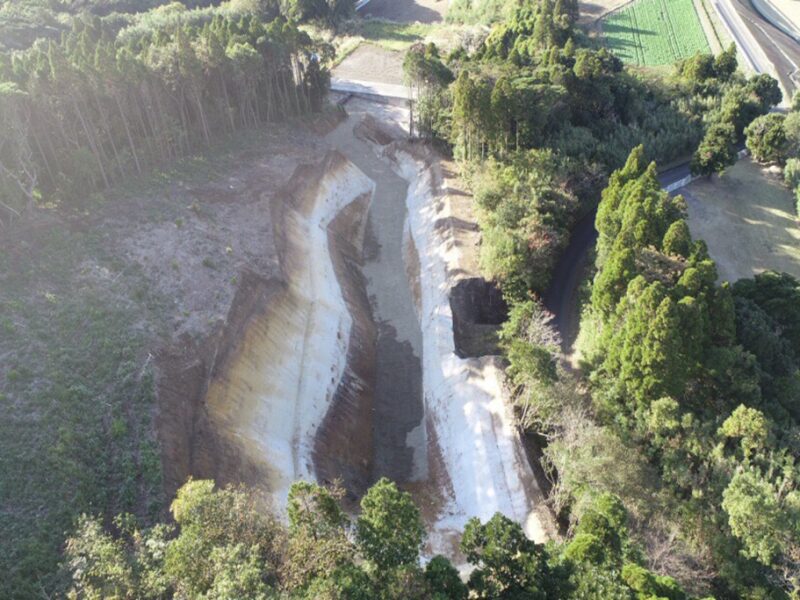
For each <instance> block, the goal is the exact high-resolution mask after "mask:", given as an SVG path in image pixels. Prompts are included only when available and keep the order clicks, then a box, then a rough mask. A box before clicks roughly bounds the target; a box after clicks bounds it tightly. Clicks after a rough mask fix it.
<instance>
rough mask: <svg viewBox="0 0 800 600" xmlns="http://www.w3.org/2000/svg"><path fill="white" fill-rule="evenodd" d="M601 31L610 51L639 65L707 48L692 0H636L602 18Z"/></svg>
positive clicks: (663, 62) (664, 61) (665, 61)
mask: <svg viewBox="0 0 800 600" xmlns="http://www.w3.org/2000/svg"><path fill="white" fill-rule="evenodd" d="M603 35H604V36H605V40H606V44H607V45H608V47H609V48H610V49H611V50H612V51H613V52H614V54H616V55H617V56H619V57H620V58H621V59H622V60H624V61H625V62H626V63H630V64H636V65H640V66H658V65H667V64H671V63H674V62H675V61H677V60H680V59H682V58H688V57H690V56H693V55H694V54H696V53H697V52H710V48H709V45H708V40H707V39H706V36H705V33H704V32H703V26H702V25H701V23H700V19H699V17H698V15H697V11H696V10H695V7H694V3H693V2H692V0H637V1H636V2H634V3H633V4H631V5H630V6H628V7H627V8H624V9H622V10H620V11H618V12H615V13H613V14H611V15H609V16H608V17H607V18H605V19H604V20H603Z"/></svg>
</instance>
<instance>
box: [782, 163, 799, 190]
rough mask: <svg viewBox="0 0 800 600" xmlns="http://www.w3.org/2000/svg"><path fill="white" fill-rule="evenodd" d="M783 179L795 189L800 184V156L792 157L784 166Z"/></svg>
mask: <svg viewBox="0 0 800 600" xmlns="http://www.w3.org/2000/svg"><path fill="white" fill-rule="evenodd" d="M783 180H784V181H785V182H786V185H788V186H789V188H790V189H792V190H794V189H796V188H797V186H798V185H800V158H790V159H789V160H787V161H786V166H784V167H783Z"/></svg>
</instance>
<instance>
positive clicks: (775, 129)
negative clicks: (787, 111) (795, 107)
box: [744, 113, 787, 163]
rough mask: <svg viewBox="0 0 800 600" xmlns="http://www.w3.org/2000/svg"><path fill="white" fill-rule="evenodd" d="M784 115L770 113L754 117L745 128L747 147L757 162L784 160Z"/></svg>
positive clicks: (785, 146)
mask: <svg viewBox="0 0 800 600" xmlns="http://www.w3.org/2000/svg"><path fill="white" fill-rule="evenodd" d="M785 120H786V117H785V116H784V115H781V114H777V113H770V114H768V115H764V116H761V117H758V118H757V119H755V120H754V121H753V122H752V123H750V125H748V126H747V127H746V128H745V130H744V133H745V136H746V137H747V142H746V143H747V149H748V150H750V153H751V154H752V155H753V158H755V159H756V160H757V161H758V162H762V163H777V162H783V161H784V160H786V151H787V143H786V132H785V130H784V128H783V125H784V121H785Z"/></svg>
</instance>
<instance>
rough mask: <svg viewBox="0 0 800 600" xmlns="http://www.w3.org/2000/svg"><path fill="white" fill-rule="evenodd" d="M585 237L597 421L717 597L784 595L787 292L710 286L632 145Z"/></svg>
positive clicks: (708, 263)
mask: <svg viewBox="0 0 800 600" xmlns="http://www.w3.org/2000/svg"><path fill="white" fill-rule="evenodd" d="M597 229H598V231H599V233H600V237H599V240H598V245H597V263H596V266H597V275H596V276H595V278H594V281H593V283H592V295H591V302H590V305H589V309H588V313H587V317H586V319H587V321H588V322H589V323H588V324H587V326H588V327H590V329H591V330H592V331H594V332H596V337H594V339H593V340H592V343H589V344H586V345H584V348H583V350H584V357H585V360H586V364H587V369H588V371H589V372H590V374H591V375H590V377H591V384H592V388H593V390H592V396H593V402H594V407H595V409H596V411H597V415H598V418H599V419H600V421H601V422H603V423H604V424H606V425H607V426H608V427H610V428H611V429H612V430H613V431H614V432H615V433H616V434H617V435H618V436H619V437H620V438H622V439H625V440H626V441H628V442H629V443H631V444H632V445H634V446H636V447H639V448H641V449H642V450H643V451H644V452H646V453H647V456H648V458H649V462H650V464H651V465H652V466H653V467H654V468H655V469H656V470H657V472H658V474H659V476H660V479H661V481H662V482H663V484H664V485H665V486H666V487H667V489H668V490H669V491H670V492H671V493H672V494H674V497H675V498H676V499H678V504H677V505H676V510H677V511H679V513H678V514H676V515H675V517H676V518H677V519H678V520H679V522H680V523H681V524H682V527H683V530H684V534H685V535H686V536H687V537H688V538H689V539H691V540H692V541H693V542H694V543H696V544H698V545H700V546H706V547H707V548H708V549H709V551H710V553H711V554H712V555H713V557H714V559H715V560H716V561H717V565H718V568H719V569H720V574H721V575H722V577H723V579H725V585H730V586H731V588H730V589H729V590H728V593H730V592H731V591H733V592H736V593H739V594H741V595H745V596H747V595H751V594H753V593H756V592H755V591H754V588H753V587H751V586H756V587H757V586H759V585H763V586H765V587H764V588H763V589H770V588H771V587H772V586H774V587H773V588H772V589H776V590H777V589H780V588H783V589H785V590H786V591H787V592H788V593H790V594H793V595H797V594H798V593H799V592H800V580H798V573H800V562H798V559H799V558H800V512H798V510H799V509H800V489H798V485H800V468H798V465H797V464H796V456H797V454H796V453H797V448H796V439H797V435H798V433H799V432H800V428H798V425H800V421H798V417H800V387H798V385H799V384H800V379H798V366H799V365H800V363H798V359H797V356H798V354H797V350H798V349H800V347H798V346H797V342H798V339H797V338H796V337H795V331H794V327H795V326H796V323H795V320H796V319H797V316H798V306H800V305H794V304H793V303H792V302H791V300H790V298H796V297H797V296H796V294H797V292H798V286H799V285H800V284H798V282H797V281H795V280H793V279H792V278H791V277H790V276H788V275H776V274H773V273H766V274H764V275H760V276H757V277H756V278H755V279H754V280H742V281H740V282H737V283H736V284H735V285H734V286H733V287H730V286H728V285H727V284H725V285H722V286H718V285H717V284H716V280H717V272H716V268H715V265H714V263H713V261H712V260H711V259H710V258H709V257H708V253H707V251H706V249H705V245H704V244H703V243H702V242H695V241H692V239H691V236H690V235H689V230H688V227H687V225H686V212H685V206H684V204H683V201H682V199H681V198H680V197H679V196H678V197H676V198H670V197H669V195H668V194H667V193H666V192H663V191H661V189H660V185H659V183H658V180H657V178H656V176H655V165H654V164H650V165H649V166H648V165H646V163H645V161H644V160H643V150H642V148H641V147H640V148H637V149H636V150H634V152H633V153H632V154H631V157H630V159H629V161H628V163H627V164H626V165H625V167H624V168H623V169H621V170H619V171H617V172H615V173H614V175H612V177H611V180H610V182H609V186H608V188H606V190H605V191H604V193H603V199H602V202H601V205H600V210H599V211H598V215H597ZM734 540H735V541H734ZM732 548H733V549H735V551H732ZM765 568H766V569H765ZM759 581H762V583H761V584H759V583H757V582H759ZM762 593H763V592H762ZM777 597H779V596H777Z"/></svg>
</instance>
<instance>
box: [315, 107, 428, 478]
mask: <svg viewBox="0 0 800 600" xmlns="http://www.w3.org/2000/svg"><path fill="white" fill-rule="evenodd" d="M361 107H362V108H359V104H357V103H352V104H349V105H348V112H349V113H350V118H349V119H348V120H347V121H345V122H343V123H342V124H341V125H340V126H339V128H337V129H336V130H335V131H334V132H332V133H331V135H329V136H328V138H327V141H328V142H329V143H330V144H331V145H332V146H333V147H334V148H336V149H337V150H338V151H340V152H342V153H343V154H344V155H345V156H347V158H348V159H349V160H350V161H352V163H353V164H354V165H356V166H357V167H358V168H359V169H360V170H361V171H362V172H363V173H365V174H366V175H367V177H369V178H370V179H372V180H373V181H374V182H375V192H374V195H373V199H372V205H371V207H370V211H369V216H368V222H367V248H366V261H365V264H364V267H363V269H362V270H363V273H364V275H365V277H366V281H367V292H368V294H369V297H370V302H371V304H372V309H373V315H374V318H375V321H376V323H377V325H378V340H377V347H376V370H375V398H374V402H373V408H374V412H375V416H374V420H373V432H374V438H375V456H374V477H373V479H375V480H377V479H379V478H380V477H389V478H391V479H393V480H395V481H399V482H406V481H412V480H418V479H425V478H426V477H427V470H428V460H427V441H426V439H427V436H426V433H425V426H424V423H423V414H424V410H423V405H422V366H421V362H420V359H421V356H422V334H421V331H420V327H419V320H418V318H417V314H416V310H415V308H414V299H413V295H412V292H411V288H410V285H409V281H408V279H407V277H406V267H405V264H404V260H403V256H404V253H403V229H404V224H405V222H406V207H405V203H404V200H405V197H406V194H407V191H408V183H407V182H406V181H405V180H403V179H402V178H400V177H399V176H398V175H396V174H395V173H394V172H393V171H392V170H391V168H390V167H389V165H387V164H386V162H385V161H382V160H381V159H379V158H378V157H377V156H376V155H375V153H374V152H373V151H372V148H371V146H370V145H369V144H368V143H367V142H365V141H363V140H361V139H359V138H358V137H357V136H356V135H354V127H355V126H356V125H357V124H358V123H359V122H360V121H361V120H362V119H363V118H364V115H365V114H366V110H367V109H366V108H365V107H364V105H363V104H362V105H361Z"/></svg>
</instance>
